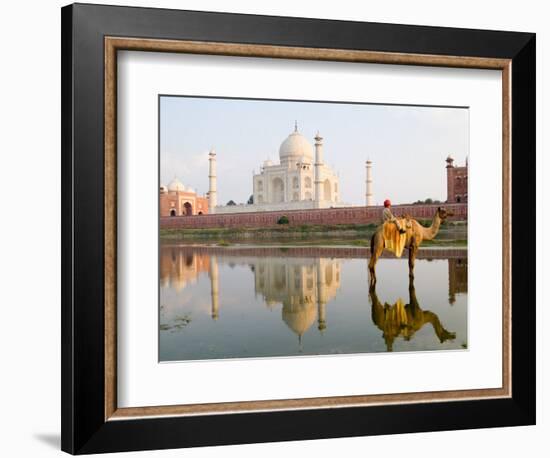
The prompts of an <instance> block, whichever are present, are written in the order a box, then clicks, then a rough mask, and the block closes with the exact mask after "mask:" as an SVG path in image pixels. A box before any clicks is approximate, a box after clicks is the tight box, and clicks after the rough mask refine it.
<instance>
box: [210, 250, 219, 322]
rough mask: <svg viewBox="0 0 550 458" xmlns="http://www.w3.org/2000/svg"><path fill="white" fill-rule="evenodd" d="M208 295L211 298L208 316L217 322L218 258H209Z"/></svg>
mask: <svg viewBox="0 0 550 458" xmlns="http://www.w3.org/2000/svg"><path fill="white" fill-rule="evenodd" d="M210 294H211V298H212V304H211V307H212V308H211V312H210V316H211V317H212V319H213V320H217V319H218V317H219V311H220V291H219V278H218V258H217V257H216V256H211V257H210Z"/></svg>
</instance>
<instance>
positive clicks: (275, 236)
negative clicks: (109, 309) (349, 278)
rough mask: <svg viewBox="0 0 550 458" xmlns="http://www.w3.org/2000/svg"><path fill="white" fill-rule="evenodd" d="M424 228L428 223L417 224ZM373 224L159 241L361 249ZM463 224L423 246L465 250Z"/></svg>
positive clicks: (221, 231)
mask: <svg viewBox="0 0 550 458" xmlns="http://www.w3.org/2000/svg"><path fill="white" fill-rule="evenodd" d="M420 223H421V224H423V225H425V226H428V225H429V224H430V222H429V221H420ZM376 228H377V225H375V224H365V225H358V224H354V225H351V224H349V225H344V224H341V225H333V226H331V225H319V226H314V225H307V226H286V225H281V226H280V227H275V228H274V227H267V228H209V229H161V230H160V239H161V241H177V242H182V243H193V244H195V243H205V244H210V245H218V246H230V245H234V244H242V243H254V244H261V245H298V246H317V245H328V246H334V245H336V246H344V245H345V246H359V247H361V246H365V247H368V246H369V245H370V239H371V237H372V234H374V232H375V230H376ZM467 233H468V229H467V224H466V223H465V222H450V223H447V224H445V225H443V226H441V229H440V231H439V233H438V235H437V238H436V239H434V240H426V241H424V242H423V243H422V245H423V246H444V247H453V246H456V247H465V246H467V238H468V237H467Z"/></svg>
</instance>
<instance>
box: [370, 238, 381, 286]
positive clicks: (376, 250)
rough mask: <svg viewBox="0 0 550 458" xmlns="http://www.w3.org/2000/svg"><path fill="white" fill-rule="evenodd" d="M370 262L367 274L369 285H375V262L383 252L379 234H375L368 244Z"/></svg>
mask: <svg viewBox="0 0 550 458" xmlns="http://www.w3.org/2000/svg"><path fill="white" fill-rule="evenodd" d="M370 249H371V251H370V260H369V273H370V284H371V285H374V284H376V272H375V269H374V268H375V267H376V262H377V261H378V258H379V257H380V256H381V255H382V251H384V241H383V240H382V235H381V234H380V233H379V232H375V233H374V235H373V236H372V238H371V242H370Z"/></svg>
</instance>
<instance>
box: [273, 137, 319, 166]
mask: <svg viewBox="0 0 550 458" xmlns="http://www.w3.org/2000/svg"><path fill="white" fill-rule="evenodd" d="M279 157H280V158H281V162H283V161H285V160H288V159H292V160H309V161H313V147H312V146H311V144H310V143H309V142H308V141H307V139H306V138H305V137H304V136H303V135H302V134H301V133H300V132H298V130H295V131H294V132H292V133H291V134H290V135H289V136H288V137H287V138H286V140H285V141H284V142H283V143H281V146H280V148H279Z"/></svg>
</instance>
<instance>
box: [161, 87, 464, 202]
mask: <svg viewBox="0 0 550 458" xmlns="http://www.w3.org/2000/svg"><path fill="white" fill-rule="evenodd" d="M160 100H161V102H160V116H161V117H160V170H161V171H160V173H161V183H162V184H165V185H167V184H168V183H169V182H170V181H171V180H172V179H173V178H174V176H177V177H178V178H179V179H180V180H181V181H182V182H183V183H184V185H186V186H190V187H192V188H194V189H195V190H197V191H198V192H199V194H204V193H206V192H207V191H208V151H209V150H210V148H214V149H215V150H216V153H217V165H218V203H219V204H220V205H221V204H225V203H227V202H228V201H229V200H231V199H232V200H234V201H235V202H237V203H243V202H246V201H247V200H248V198H249V196H250V195H251V194H252V173H253V171H255V172H256V173H258V171H259V168H260V165H261V164H262V163H263V161H264V160H266V159H268V158H269V159H271V160H272V161H274V162H278V161H279V146H280V145H281V143H282V142H283V141H284V140H285V139H286V137H287V136H288V135H289V134H290V133H291V132H292V131H293V130H294V121H295V120H297V121H298V130H299V131H300V133H301V134H302V135H304V136H305V137H306V138H307V139H308V140H309V141H310V143H311V144H312V145H313V143H314V140H313V137H314V136H315V133H316V132H317V131H319V132H320V134H321V136H322V137H323V138H324V160H325V163H327V164H328V165H329V166H331V167H332V168H333V169H334V170H335V171H336V172H337V173H338V174H339V176H340V188H341V200H342V201H343V202H347V203H350V204H359V205H364V203H365V178H366V174H365V161H366V159H367V158H370V159H371V160H372V161H373V181H374V200H375V202H376V203H382V202H383V200H384V199H386V198H389V199H391V201H392V203H409V202H414V201H416V200H418V199H426V198H427V197H431V198H432V199H439V200H445V199H446V194H447V192H446V186H447V185H446V172H445V165H446V164H445V158H446V157H447V156H448V155H449V154H451V155H452V156H453V157H454V158H455V161H456V162H455V163H458V164H460V165H462V164H463V163H464V160H465V158H466V156H467V154H468V147H469V136H468V131H469V129H468V123H469V120H468V110H467V109H466V108H439V107H408V106H391V105H366V104H349V103H316V102H315V103H314V102H286V101H264V100H243V99H235V100H233V99H217V98H212V99H209V98H196V97H172V96H169V97H168V96H163V97H161V99H160Z"/></svg>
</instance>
